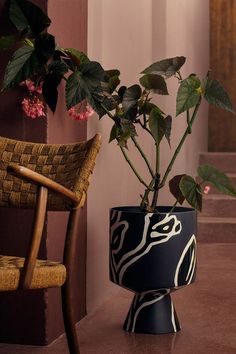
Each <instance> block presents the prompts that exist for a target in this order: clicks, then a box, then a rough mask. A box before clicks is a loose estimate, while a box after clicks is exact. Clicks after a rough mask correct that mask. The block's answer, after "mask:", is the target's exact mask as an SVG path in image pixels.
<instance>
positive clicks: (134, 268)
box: [110, 207, 197, 334]
mask: <svg viewBox="0 0 236 354" xmlns="http://www.w3.org/2000/svg"><path fill="white" fill-rule="evenodd" d="M169 211H170V208H169V207H160V208H158V212H155V213H143V212H140V211H139V208H138V207H117V208H112V209H111V210H110V279H111V281H112V282H114V283H116V284H118V285H120V286H122V287H124V288H127V289H129V290H131V291H133V292H134V293H135V296H134V299H133V302H132V304H131V307H130V310H129V312H128V315H127V318H126V320H125V323H124V329H125V330H126V331H129V332H137V333H154V334H157V333H172V332H177V331H178V330H180V325H179V321H178V318H177V315H176V312H175V309H174V305H173V302H172V300H171V297H170V293H171V292H172V291H175V290H177V289H179V288H181V287H183V286H185V285H189V284H191V283H192V282H194V279H195V273H196V229H197V216H196V211H195V210H193V209H191V208H184V207H176V208H175V212H174V213H169Z"/></svg>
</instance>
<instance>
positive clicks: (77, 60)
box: [64, 48, 90, 68]
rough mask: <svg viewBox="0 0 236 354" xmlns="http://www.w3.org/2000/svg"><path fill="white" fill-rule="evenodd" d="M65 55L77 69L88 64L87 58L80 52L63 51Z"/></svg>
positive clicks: (75, 50)
mask: <svg viewBox="0 0 236 354" xmlns="http://www.w3.org/2000/svg"><path fill="white" fill-rule="evenodd" d="M64 51H65V53H66V54H67V55H68V56H69V57H70V58H71V60H72V61H73V63H74V64H75V65H76V66H77V67H78V68H79V67H80V66H81V65H83V64H88V63H89V62H90V60H89V58H88V57H87V55H86V54H84V53H83V52H80V51H79V50H77V49H74V48H66V49H64Z"/></svg>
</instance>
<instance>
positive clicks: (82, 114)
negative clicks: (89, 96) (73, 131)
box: [68, 100, 94, 120]
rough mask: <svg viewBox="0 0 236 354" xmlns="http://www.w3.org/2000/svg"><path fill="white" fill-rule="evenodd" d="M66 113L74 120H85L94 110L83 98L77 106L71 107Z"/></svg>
mask: <svg viewBox="0 0 236 354" xmlns="http://www.w3.org/2000/svg"><path fill="white" fill-rule="evenodd" d="M68 114H69V116H70V117H71V118H72V119H74V120H87V119H88V118H89V117H91V116H92V115H93V114H94V110H93V109H92V107H90V106H89V105H88V104H87V102H86V101H85V100H84V101H82V102H80V103H79V104H78V105H77V106H74V107H71V108H70V109H69V110H68Z"/></svg>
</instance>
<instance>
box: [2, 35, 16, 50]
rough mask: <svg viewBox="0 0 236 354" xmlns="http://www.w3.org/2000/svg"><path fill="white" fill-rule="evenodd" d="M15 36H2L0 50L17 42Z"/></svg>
mask: <svg viewBox="0 0 236 354" xmlns="http://www.w3.org/2000/svg"><path fill="white" fill-rule="evenodd" d="M16 40H17V39H16V37H15V36H3V37H1V38H0V50H3V49H8V48H9V47H11V46H12V44H14V43H15V42H16Z"/></svg>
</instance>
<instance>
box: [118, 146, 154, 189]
mask: <svg viewBox="0 0 236 354" xmlns="http://www.w3.org/2000/svg"><path fill="white" fill-rule="evenodd" d="M120 149H121V151H122V154H123V155H124V158H125V160H126V161H127V162H128V164H129V166H130V168H131V169H132V171H133V172H134V174H135V175H136V177H137V178H138V180H139V182H140V183H142V184H143V185H144V186H145V187H146V188H147V189H148V190H151V189H150V188H149V186H148V185H147V183H145V182H144V180H143V179H142V178H141V177H140V175H139V173H138V172H137V170H136V169H135V167H134V166H133V164H132V162H131V161H130V159H129V157H128V155H127V154H126V152H125V149H124V148H123V147H122V146H120Z"/></svg>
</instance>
